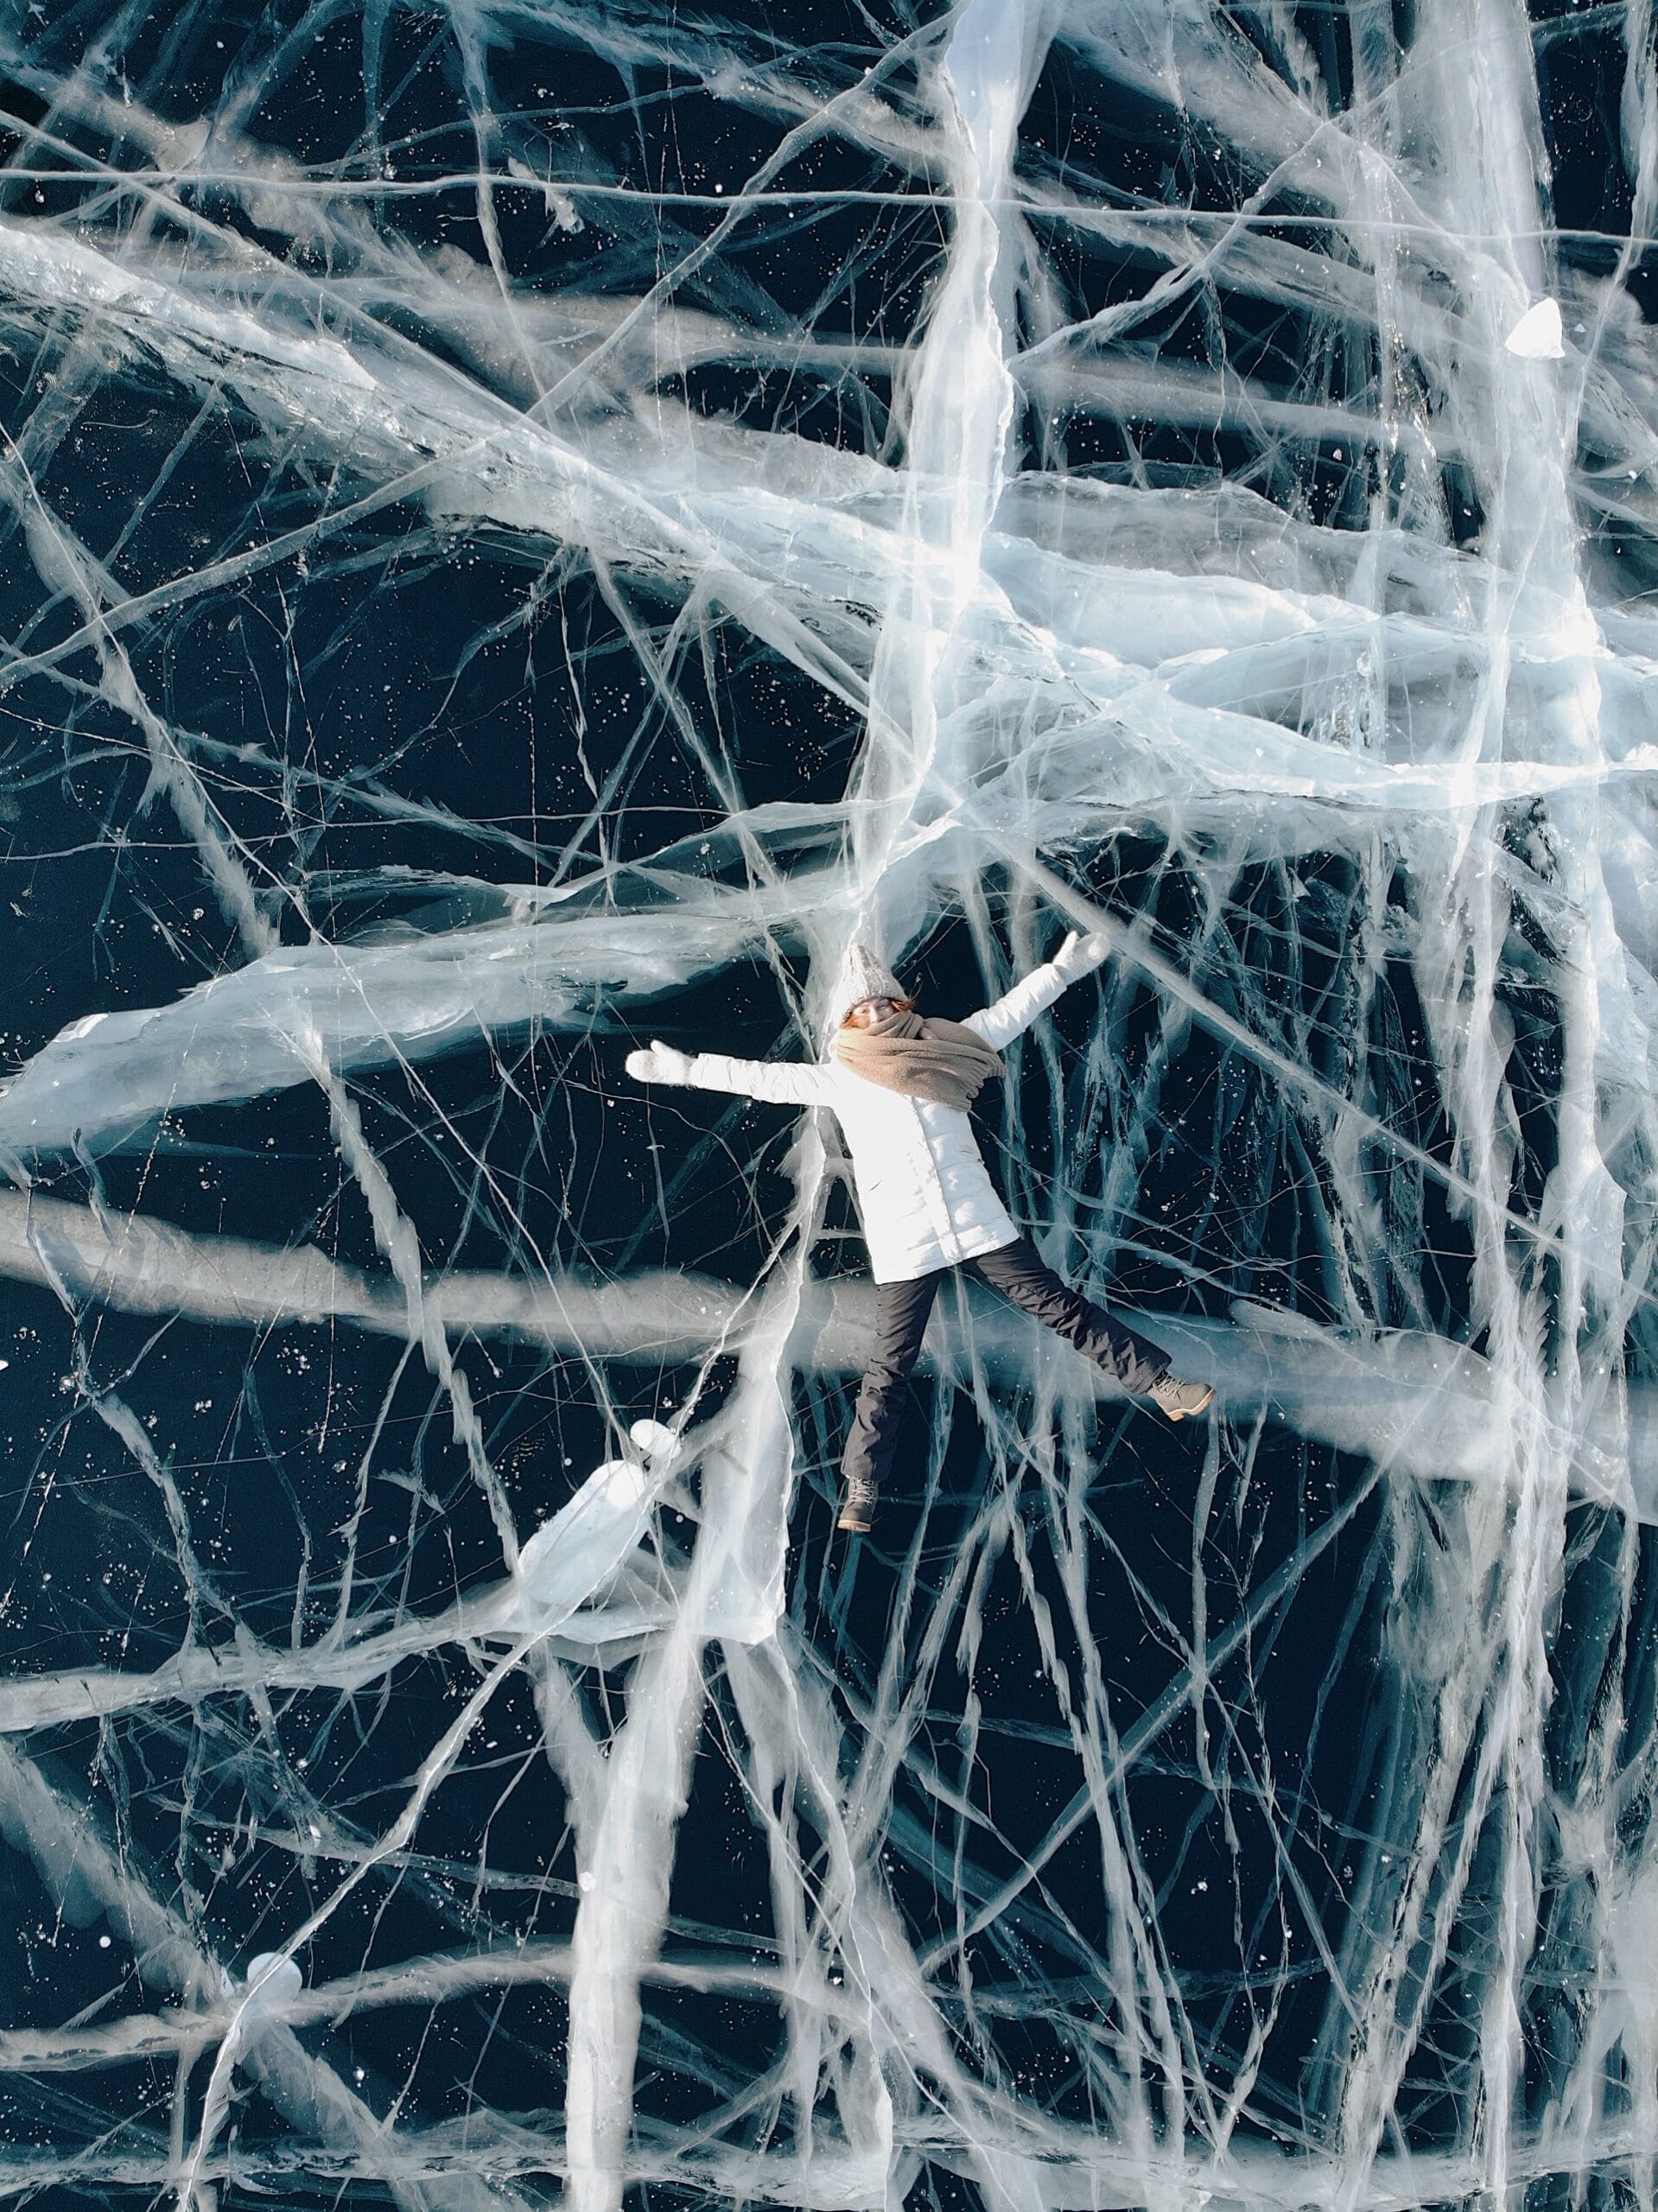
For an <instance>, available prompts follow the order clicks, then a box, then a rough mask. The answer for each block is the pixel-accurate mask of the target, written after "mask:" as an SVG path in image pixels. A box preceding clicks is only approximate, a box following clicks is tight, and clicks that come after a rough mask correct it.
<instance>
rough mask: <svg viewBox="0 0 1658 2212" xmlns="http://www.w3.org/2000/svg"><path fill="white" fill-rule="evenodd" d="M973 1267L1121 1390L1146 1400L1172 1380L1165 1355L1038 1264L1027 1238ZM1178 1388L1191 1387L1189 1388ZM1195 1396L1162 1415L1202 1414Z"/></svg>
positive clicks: (988, 1254) (981, 1258) (986, 1255)
mask: <svg viewBox="0 0 1658 2212" xmlns="http://www.w3.org/2000/svg"><path fill="white" fill-rule="evenodd" d="M971 1264H972V1265H973V1266H974V1267H975V1268H977V1269H978V1271H979V1273H980V1274H981V1275H982V1276H983V1277H984V1279H985V1281H987V1282H988V1283H989V1284H991V1285H992V1287H994V1288H995V1289H997V1290H999V1291H1001V1294H1002V1295H1003V1297H1004V1298H1011V1299H1012V1300H1013V1303H1014V1305H1015V1306H1021V1307H1022V1308H1023V1309H1024V1311H1025V1312H1026V1313H1030V1314H1033V1315H1034V1316H1035V1318H1036V1319H1038V1320H1039V1321H1043V1322H1045V1323H1046V1325H1047V1326H1048V1327H1049V1328H1051V1329H1052V1330H1055V1331H1056V1332H1058V1334H1059V1335H1060V1336H1062V1337H1064V1338H1065V1340H1066V1341H1067V1343H1070V1344H1075V1345H1076V1347H1077V1351H1080V1352H1084V1353H1086V1354H1087V1356H1088V1357H1089V1359H1091V1360H1092V1361H1093V1363H1094V1364H1095V1365H1096V1367H1101V1368H1103V1369H1104V1370H1105V1372H1106V1373H1107V1374H1108V1375H1114V1376H1115V1377H1116V1379H1117V1381H1118V1382H1119V1383H1121V1385H1122V1387H1123V1389H1125V1390H1132V1391H1134V1392H1135V1393H1137V1394H1138V1395H1141V1396H1147V1397H1149V1396H1152V1395H1155V1393H1154V1390H1153V1385H1155V1384H1159V1383H1164V1382H1165V1381H1166V1380H1172V1378H1171V1377H1170V1376H1169V1356H1168V1354H1167V1353H1166V1352H1165V1351H1159V1349H1158V1347H1157V1346H1156V1345H1155V1344H1151V1343H1149V1342H1148V1341H1147V1338H1144V1337H1142V1336H1140V1335H1138V1334H1137V1333H1136V1332H1135V1331H1134V1330H1133V1329H1131V1328H1128V1326H1127V1325H1125V1324H1124V1323H1123V1322H1121V1321H1114V1320H1113V1319H1112V1318H1111V1316H1110V1315H1109V1313H1106V1312H1105V1310H1104V1309H1103V1307H1102V1306H1096V1305H1095V1304H1094V1303H1093V1302H1092V1300H1089V1299H1087V1298H1084V1297H1083V1294H1082V1292H1081V1291H1080V1290H1075V1289H1073V1288H1072V1287H1071V1286H1070V1283H1068V1282H1066V1281H1064V1279H1063V1278H1062V1277H1061V1276H1059V1275H1057V1274H1055V1273H1054V1271H1053V1269H1052V1268H1050V1267H1047V1266H1045V1264H1044V1263H1043V1262H1042V1261H1041V1260H1040V1259H1039V1257H1038V1256H1037V1253H1036V1249H1035V1247H1034V1246H1033V1245H1032V1243H1031V1241H1030V1239H1029V1238H1028V1237H1026V1236H1021V1237H1019V1238H1017V1239H1016V1240H1015V1242H1014V1243H1012V1244H1004V1245H1003V1246H1002V1247H1001V1249H1000V1250H999V1251H995V1252H981V1254H980V1255H979V1257H978V1258H977V1259H976V1260H975V1261H973V1262H971ZM1179 1387H1181V1388H1184V1389H1187V1390H1191V1388H1192V1386H1191V1385H1190V1384H1186V1385H1182V1386H1179ZM1199 1397H1200V1402H1194V1403H1193V1404H1191V1405H1190V1406H1188V1405H1184V1404H1182V1405H1180V1406H1178V1408H1176V1407H1173V1406H1166V1407H1165V1408H1164V1410H1165V1411H1166V1412H1170V1413H1172V1414H1173V1417H1174V1418H1175V1419H1176V1420H1177V1421H1178V1420H1179V1419H1180V1418H1181V1417H1182V1416H1183V1415H1184V1414H1186V1413H1201V1412H1202V1410H1203V1408H1204V1406H1205V1405H1207V1404H1208V1402H1209V1397H1208V1395H1202V1392H1201V1386H1199ZM1160 1402H1161V1400H1160V1399H1159V1403H1160Z"/></svg>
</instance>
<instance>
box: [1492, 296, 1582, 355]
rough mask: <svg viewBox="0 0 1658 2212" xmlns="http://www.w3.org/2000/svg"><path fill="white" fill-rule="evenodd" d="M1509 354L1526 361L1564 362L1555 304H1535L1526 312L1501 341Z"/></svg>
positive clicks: (1562, 336) (1544, 300)
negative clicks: (1515, 354) (1516, 355)
mask: <svg viewBox="0 0 1658 2212" xmlns="http://www.w3.org/2000/svg"><path fill="white" fill-rule="evenodd" d="M1502 342H1503V344H1504V345H1505V346H1507V347H1508V349H1509V353H1518V354H1519V356H1520V357H1521V359H1522V360H1526V361H1560V360H1563V359H1565V358H1566V340H1565V337H1564V335H1563V334H1562V332H1561V327H1560V302H1559V301H1558V300H1549V299H1543V300H1539V301H1538V302H1537V303H1536V304H1535V306H1534V307H1529V308H1527V309H1526V312H1525V313H1524V315H1521V318H1520V320H1519V321H1518V322H1517V323H1515V327H1514V328H1513V329H1512V330H1511V331H1510V332H1509V334H1508V336H1507V337H1506V338H1505V339H1504V340H1503V341H1502Z"/></svg>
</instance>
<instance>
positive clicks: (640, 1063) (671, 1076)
mask: <svg viewBox="0 0 1658 2212" xmlns="http://www.w3.org/2000/svg"><path fill="white" fill-rule="evenodd" d="M627 1072H628V1073H629V1075H631V1076H632V1077H633V1080H634V1081H635V1082H636V1083H689V1081H690V1079H691V1056H690V1054H689V1052H680V1051H678V1050H677V1048H676V1047H675V1046H672V1045H664V1043H663V1041H662V1039H660V1038H659V1037H653V1038H652V1039H651V1049H650V1051H649V1052H630V1053H629V1054H628V1056H627Z"/></svg>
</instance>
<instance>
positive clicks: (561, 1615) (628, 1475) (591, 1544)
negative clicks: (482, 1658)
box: [503, 1459, 653, 1630]
mask: <svg viewBox="0 0 1658 2212" xmlns="http://www.w3.org/2000/svg"><path fill="white" fill-rule="evenodd" d="M652 1495H653V1484H652V1482H651V1477H650V1475H649V1474H648V1473H647V1472H646V1471H645V1468H644V1467H642V1466H641V1465H639V1463H638V1460H637V1459H607V1460H606V1461H605V1463H604V1465H602V1466H600V1467H595V1468H594V1471H593V1472H592V1474H590V1475H589V1476H588V1479H587V1480H586V1482H584V1483H583V1484H582V1485H581V1488H580V1489H579V1490H578V1491H576V1493H575V1497H573V1498H571V1500H570V1502H569V1504H568V1505H566V1506H565V1507H564V1508H563V1510H562V1511H561V1512H558V1513H556V1514H555V1515H554V1516H553V1517H552V1519H551V1520H550V1521H548V1522H544V1523H543V1525H542V1527H540V1528H539V1529H537V1530H536V1531H535V1532H534V1534H533V1535H530V1537H529V1539H528V1540H527V1541H526V1542H525V1544H524V1548H523V1550H522V1551H521V1552H520V1553H519V1554H518V1568H517V1572H516V1573H515V1574H514V1575H513V1578H512V1584H511V1594H510V1597H509V1599H508V1601H507V1604H506V1606H505V1611H504V1616H503V1621H504V1624H505V1625H511V1626H512V1627H515V1628H518V1629H526V1628H527V1629H539V1630H553V1629H556V1628H557V1627H558V1625H559V1624H560V1623H561V1622H562V1621H564V1620H567V1619H568V1618H569V1616H570V1614H571V1613H573V1612H574V1611H575V1610H576V1608H577V1606H579V1605H584V1604H585V1603H586V1602H587V1600H588V1599H589V1598H590V1597H592V1595H593V1593H594V1591H596V1590H600V1589H602V1588H603V1587H604V1586H605V1584H606V1583H607V1582H608V1581H609V1580H611V1578H612V1577H613V1575H614V1574H615V1573H616V1571H617V1569H618V1568H619V1567H620V1566H621V1565H622V1563H623V1562H624V1560H626V1558H627V1556H628V1554H630V1553H631V1552H632V1550H633V1549H634V1548H635V1547H636V1546H637V1545H638V1541H639V1539H640V1538H641V1536H643V1535H644V1534H645V1526H646V1523H647V1522H648V1521H649V1519H650V1513H651V1497H652Z"/></svg>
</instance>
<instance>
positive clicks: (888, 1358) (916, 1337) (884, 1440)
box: [837, 1268, 944, 1530]
mask: <svg viewBox="0 0 1658 2212" xmlns="http://www.w3.org/2000/svg"><path fill="white" fill-rule="evenodd" d="M943 1277H944V1271H943V1269H942V1268H940V1269H939V1270H937V1273H935V1274H930V1275H918V1276H917V1277H916V1278H915V1280H914V1281H912V1282H883V1283H879V1284H877V1286H876V1288H875V1342H874V1345H873V1349H872V1351H871V1352H870V1355H869V1363H868V1365H867V1367H866V1368H865V1370H864V1378H863V1381H862V1383H861V1384H860V1386H859V1389H858V1402H857V1405H856V1406H855V1407H854V1409H853V1414H852V1428H851V1431H850V1433H849V1434H848V1437H847V1440H846V1450H845V1452H843V1454H842V1459H841V1473H842V1478H843V1480H844V1483H845V1490H844V1492H843V1495H842V1505H841V1516H840V1520H839V1522H838V1524H837V1525H838V1526H839V1527H841V1528H842V1529H859V1530H861V1529H867V1527H868V1526H869V1523H870V1520H871V1518H872V1516H873V1513H874V1510H875V1499H876V1496H877V1494H878V1493H879V1491H880V1485H881V1481H882V1478H883V1477H884V1476H885V1475H886V1470H887V1469H888V1467H890V1466H891V1465H892V1464H893V1452H895V1451H896V1450H897V1448H898V1433H899V1427H900V1425H901V1423H902V1421H903V1420H904V1408H905V1404H906V1403H907V1402H908V1400H909V1395H910V1376H911V1373H912V1370H913V1369H914V1366H915V1363H916V1356H917V1354H918V1352H919V1351H920V1350H921V1339H922V1338H923V1337H924V1335H925V1334H926V1332H927V1316H928V1314H929V1313H931V1311H932V1302H933V1300H934V1299H935V1298H937V1295H938V1286H939V1284H940V1283H941V1282H942V1281H943Z"/></svg>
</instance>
